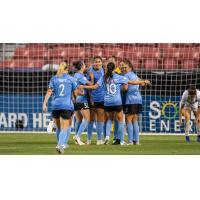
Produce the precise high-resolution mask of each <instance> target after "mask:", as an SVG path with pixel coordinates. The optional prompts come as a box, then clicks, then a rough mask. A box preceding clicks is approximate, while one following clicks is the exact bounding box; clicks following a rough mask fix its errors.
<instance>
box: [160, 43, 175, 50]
mask: <svg viewBox="0 0 200 200" xmlns="http://www.w3.org/2000/svg"><path fill="white" fill-rule="evenodd" d="M172 46H173V44H172V43H159V44H158V48H159V49H161V50H163V49H169V48H172Z"/></svg>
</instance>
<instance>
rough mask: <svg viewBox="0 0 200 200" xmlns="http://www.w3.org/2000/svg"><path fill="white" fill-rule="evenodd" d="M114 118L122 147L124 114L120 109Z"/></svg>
mask: <svg viewBox="0 0 200 200" xmlns="http://www.w3.org/2000/svg"><path fill="white" fill-rule="evenodd" d="M116 116H117V120H118V132H119V135H120V145H124V144H125V142H124V114H123V111H122V109H121V111H119V110H118V111H116Z"/></svg>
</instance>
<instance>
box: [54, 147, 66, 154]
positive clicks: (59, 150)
mask: <svg viewBox="0 0 200 200" xmlns="http://www.w3.org/2000/svg"><path fill="white" fill-rule="evenodd" d="M56 151H57V152H58V153H59V154H64V152H65V150H64V148H63V146H62V145H57V146H56Z"/></svg>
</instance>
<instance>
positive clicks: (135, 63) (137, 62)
mask: <svg viewBox="0 0 200 200" xmlns="http://www.w3.org/2000/svg"><path fill="white" fill-rule="evenodd" d="M130 61H131V63H132V65H133V68H134V70H135V69H141V62H140V60H138V59H134V60H130Z"/></svg>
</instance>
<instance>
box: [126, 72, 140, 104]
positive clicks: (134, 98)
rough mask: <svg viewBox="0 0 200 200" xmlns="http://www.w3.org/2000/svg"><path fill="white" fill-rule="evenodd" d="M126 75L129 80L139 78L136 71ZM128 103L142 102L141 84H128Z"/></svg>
mask: <svg viewBox="0 0 200 200" xmlns="http://www.w3.org/2000/svg"><path fill="white" fill-rule="evenodd" d="M124 76H125V77H126V78H127V79H128V80H133V81H138V80H139V78H138V76H137V75H136V74H135V73H134V72H128V73H127V74H125V75H124ZM126 104H142V96H141V94H140V91H139V85H132V84H129V85H128V90H127V92H126Z"/></svg>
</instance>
